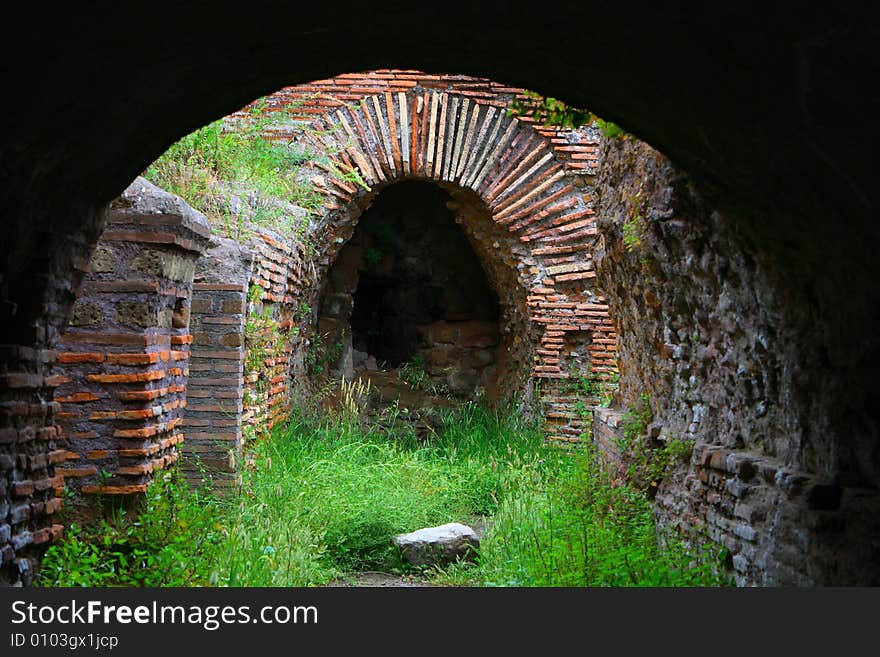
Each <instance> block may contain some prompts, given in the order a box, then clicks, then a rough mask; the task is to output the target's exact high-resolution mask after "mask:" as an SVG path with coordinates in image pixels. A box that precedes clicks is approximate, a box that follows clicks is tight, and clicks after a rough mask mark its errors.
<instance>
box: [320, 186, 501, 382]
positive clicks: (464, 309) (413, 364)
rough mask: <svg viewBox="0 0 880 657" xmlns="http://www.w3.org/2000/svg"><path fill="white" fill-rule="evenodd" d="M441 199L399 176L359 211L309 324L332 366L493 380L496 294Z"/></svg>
mask: <svg viewBox="0 0 880 657" xmlns="http://www.w3.org/2000/svg"><path fill="white" fill-rule="evenodd" d="M450 200H451V198H450V196H449V194H447V192H445V191H444V190H443V189H441V188H440V187H438V186H436V185H434V184H433V183H428V182H419V181H407V182H402V183H398V184H395V185H393V186H391V187H389V188H387V189H385V190H384V191H382V192H381V193H380V194H379V195H378V196H377V197H376V199H375V201H374V202H373V204H372V205H371V206H370V207H369V208H367V209H366V210H365V211H364V212H363V214H362V215H361V218H360V221H359V222H358V225H357V228H356V229H355V231H354V234H353V235H352V237H351V239H350V240H349V241H348V243H347V244H346V245H345V246H344V247H343V248H342V249H341V251H340V253H339V256H338V257H337V259H336V262H335V263H334V264H333V266H332V267H331V269H330V271H329V272H328V276H327V282H326V286H325V288H324V291H323V294H322V297H321V303H320V308H319V321H318V331H319V332H320V333H321V336H322V339H323V340H324V341H325V344H328V345H331V346H332V347H333V348H334V349H335V350H336V351H335V352H334V353H336V352H338V354H339V356H338V358H337V359H336V360H335V362H334V363H332V364H331V373H332V374H335V375H337V376H343V375H344V376H346V378H349V379H351V378H354V377H357V376H361V375H365V374H366V375H367V376H368V377H369V378H375V376H376V374H373V373H382V372H388V371H394V370H399V369H400V368H402V367H403V368H405V370H406V371H407V373H408V374H409V375H410V377H411V378H412V377H415V378H416V379H418V378H419V377H422V376H424V378H425V381H426V382H429V383H432V384H434V385H433V386H432V388H433V389H434V390H438V391H443V392H448V393H451V394H453V395H455V396H462V397H467V396H471V395H473V394H474V393H475V392H476V391H477V390H478V389H484V390H485V389H486V388H494V383H495V377H496V363H497V361H498V345H499V326H498V324H499V310H498V308H499V304H498V297H497V295H496V294H495V292H494V290H493V289H492V288H491V286H490V285H489V282H488V281H487V279H486V275H485V272H484V271H483V268H482V266H481V264H480V261H479V259H478V258H477V255H476V254H475V253H474V251H473V249H472V248H471V245H470V243H469V241H468V239H467V237H466V236H465V234H464V233H463V232H462V230H461V228H459V226H458V225H457V224H456V223H455V215H454V214H453V212H452V211H451V210H450V209H449V208H448V207H447V203H449V202H450Z"/></svg>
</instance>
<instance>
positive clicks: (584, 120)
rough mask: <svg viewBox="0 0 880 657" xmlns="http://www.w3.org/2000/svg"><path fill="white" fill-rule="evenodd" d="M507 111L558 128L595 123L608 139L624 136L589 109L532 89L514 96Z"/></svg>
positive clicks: (509, 113)
mask: <svg viewBox="0 0 880 657" xmlns="http://www.w3.org/2000/svg"><path fill="white" fill-rule="evenodd" d="M507 113H508V116H524V117H529V118H532V119H534V120H535V121H536V122H538V123H540V124H542V125H545V126H556V127H559V128H570V129H574V128H578V127H580V126H584V125H590V124H595V125H596V127H597V128H598V129H599V132H601V133H602V134H603V135H604V136H605V137H607V138H609V139H619V138H621V137H626V133H625V132H624V131H623V129H622V128H620V127H619V126H617V125H615V124H614V123H611V122H610V121H605V120H603V119H600V118H599V117H598V116H596V115H595V114H593V113H592V112H591V111H589V110H585V109H579V108H576V107H571V106H570V105H566V104H565V103H563V102H562V101H559V100H556V99H555V98H549V97H545V96H541V95H540V94H538V93H535V92H534V91H526V92H525V98H515V99H514V100H513V101H511V103H510V105H509V106H508V110H507Z"/></svg>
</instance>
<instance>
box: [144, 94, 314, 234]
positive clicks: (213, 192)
mask: <svg viewBox="0 0 880 657" xmlns="http://www.w3.org/2000/svg"><path fill="white" fill-rule="evenodd" d="M289 120H290V119H289V113H285V112H281V111H278V112H273V113H269V112H266V111H265V108H264V105H263V104H261V103H257V104H256V105H255V106H254V107H253V108H252V109H251V111H250V114H249V116H248V117H247V119H246V120H243V121H239V122H238V123H237V124H235V126H227V125H225V124H224V121H223V120H222V119H220V120H218V121H215V122H213V123H211V124H209V125H207V126H204V127H203V128H200V129H198V130H196V131H195V132H192V133H190V134H188V135H186V136H185V137H183V138H182V139H180V140H179V141H178V142H176V143H175V144H173V145H172V146H171V147H170V148H169V149H168V150H167V151H166V152H165V153H164V154H163V155H162V156H161V157H160V158H159V159H157V160H156V161H155V162H153V163H152V164H151V165H150V166H149V167H148V168H147V170H146V171H145V172H144V176H145V177H146V178H147V179H148V180H149V181H150V182H152V183H153V184H155V185H158V186H159V187H162V188H163V189H165V191H167V192H169V193H171V194H176V195H178V196H180V197H181V198H183V199H184V200H185V201H186V202H187V203H188V204H189V205H191V206H192V207H194V208H196V209H197V210H199V211H200V212H202V213H204V214H205V215H207V216H208V218H209V219H211V220H212V221H213V222H214V223H216V224H219V225H221V226H224V227H225V228H226V230H227V232H228V233H229V234H230V236H231V237H238V236H239V235H240V232H241V229H242V227H241V223H240V222H241V216H239V215H237V214H236V213H234V212H233V211H232V209H231V201H232V197H233V196H237V197H238V198H239V200H240V201H242V202H245V203H251V204H252V207H251V214H250V219H251V221H253V222H254V223H257V224H262V225H267V226H269V227H273V228H278V229H282V230H288V231H293V230H296V229H298V228H300V226H299V225H296V222H297V220H296V219H295V218H293V217H290V216H287V215H286V214H285V212H284V211H283V210H282V209H281V208H280V206H279V205H277V203H273V202H272V201H273V200H276V201H277V200H280V201H287V202H289V203H293V204H294V205H297V206H299V207H301V208H304V209H306V210H308V211H310V212H311V211H315V210H317V209H318V208H319V207H320V204H321V197H320V195H319V194H318V193H316V192H315V190H314V189H313V188H312V186H311V184H310V183H309V182H307V181H306V180H305V179H304V176H303V175H301V173H300V169H301V167H302V165H303V164H304V163H306V162H308V161H310V160H315V159H317V157H318V156H317V155H316V154H315V153H313V152H311V151H310V150H308V149H305V148H302V147H298V146H295V145H293V144H292V143H287V142H286V141H285V140H278V139H269V138H267V137H266V136H265V135H266V134H267V131H271V130H272V129H273V128H275V127H277V125H279V124H280V123H282V122H285V121H289Z"/></svg>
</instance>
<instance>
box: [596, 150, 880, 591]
mask: <svg viewBox="0 0 880 657" xmlns="http://www.w3.org/2000/svg"><path fill="white" fill-rule="evenodd" d="M598 193H599V199H600V204H599V216H600V221H599V228H600V232H601V235H602V238H601V241H600V246H599V248H598V249H597V254H596V259H597V271H598V274H599V278H598V283H599V285H600V287H601V288H602V290H603V291H604V292H605V293H606V294H607V297H608V300H609V305H610V309H611V312H612V316H613V317H614V318H615V322H616V324H617V328H618V332H617V335H618V348H619V354H620V389H619V391H618V397H617V402H618V404H617V407H616V408H611V409H601V410H600V411H598V413H597V421H596V423H595V426H594V429H595V431H594V440H595V441H596V442H597V443H598V444H599V445H600V447H602V446H605V447H608V446H611V449H608V450H606V451H607V452H608V453H609V455H610V456H611V458H612V459H613V460H618V461H619V457H620V454H615V453H614V452H615V450H614V448H613V446H614V444H615V440H614V439H615V437H616V438H620V435H621V431H622V424H621V422H622V420H621V413H622V410H623V409H624V408H625V407H626V406H627V405H628V404H630V403H632V402H634V401H635V400H636V399H637V398H638V397H639V396H640V395H642V394H647V395H648V396H649V398H650V401H651V406H652V410H653V413H654V418H655V422H654V424H653V425H652V428H653V431H654V433H655V434H657V440H658V444H662V443H663V442H664V441H668V440H671V439H673V438H678V439H684V440H687V441H691V443H692V445H693V451H692V456H691V459H690V461H689V463H688V464H686V465H680V466H679V467H677V468H675V469H674V471H673V472H671V473H670V474H669V475H668V476H667V477H666V479H665V480H664V481H663V483H662V484H661V486H660V490H659V492H658V493H657V496H656V515H657V518H658V520H659V522H660V525H661V526H662V527H674V528H677V529H680V530H682V531H683V532H685V534H687V535H690V536H698V537H699V536H708V537H710V538H711V539H713V540H714V541H716V542H717V543H719V544H722V545H724V546H726V547H727V548H728V549H729V555H730V560H729V565H730V566H731V570H732V572H733V573H734V575H735V578H736V581H737V583H738V584H741V585H756V584H757V585H778V584H786V585H791V584H798V585H815V584H828V583H836V584H855V583H861V584H869V583H873V584H878V583H880V550H878V547H877V543H876V537H877V536H878V535H880V531H878V530H880V526H878V519H880V513H878V511H880V499H878V494H877V484H878V480H877V475H876V472H877V469H876V462H877V459H876V453H872V451H871V449H870V447H869V442H867V441H862V440H861V438H860V436H859V435H858V432H856V434H851V433H850V431H851V429H847V428H845V427H846V426H847V422H846V421H845V420H844V421H843V422H841V419H842V418H841V416H840V414H839V409H837V408H835V406H834V405H832V404H830V402H829V400H830V399H833V395H832V394H831V393H833V390H830V389H829V390H826V391H823V389H822V387H823V386H822V381H821V380H815V379H811V378H809V377H808V376H806V373H808V372H815V364H816V363H817V362H822V359H823V358H827V355H828V353H833V349H835V347H834V346H829V351H828V352H826V354H825V356H823V355H822V353H821V352H820V351H817V350H816V349H817V347H816V345H815V343H812V342H811V341H809V340H808V339H807V338H806V336H804V334H803V326H805V322H804V317H803V316H801V314H802V313H803V312H804V309H805V308H810V307H811V306H810V304H809V303H808V302H807V301H806V300H805V299H804V298H802V295H803V294H804V291H803V288H802V287H797V286H796V287H790V288H787V289H788V293H787V294H782V293H781V291H780V285H781V283H780V281H781V279H780V276H779V266H780V263H779V262H778V261H774V260H773V259H771V258H769V257H768V256H767V252H766V251H764V249H762V247H761V245H760V244H756V243H755V242H754V240H753V236H752V235H749V234H743V233H738V232H737V231H735V230H733V229H732V227H731V222H729V221H727V220H726V219H725V217H724V216H723V213H722V212H721V211H719V210H717V209H716V208H715V207H714V206H713V203H712V201H711V200H710V199H706V198H703V197H701V196H699V195H698V194H696V193H695V192H694V190H693V188H692V186H691V185H690V184H689V181H688V179H687V177H686V176H684V175H683V174H682V173H681V172H680V171H678V170H676V169H675V167H673V166H672V164H671V163H670V162H669V161H668V160H667V159H666V158H665V157H664V156H662V155H661V154H659V153H658V152H656V151H654V150H653V149H651V148H650V147H648V146H647V145H645V144H643V143H640V142H638V141H636V140H634V139H624V140H610V141H608V143H607V144H606V145H605V149H604V152H603V159H602V165H601V174H600V181H599V192H598ZM812 312H813V313H814V315H813V317H812V318H811V320H810V321H811V322H812V325H813V326H814V327H815V330H816V331H821V330H822V327H823V326H824V325H826V323H827V322H828V321H829V319H830V318H827V317H823V316H822V315H821V314H819V313H818V312H817V311H816V309H814V310H813V311H812ZM827 335H828V336H831V335H833V333H831V332H829V333H828V334H827ZM841 432H843V433H844V434H845V435H841ZM843 446H849V447H848V448H847V449H844V448H843Z"/></svg>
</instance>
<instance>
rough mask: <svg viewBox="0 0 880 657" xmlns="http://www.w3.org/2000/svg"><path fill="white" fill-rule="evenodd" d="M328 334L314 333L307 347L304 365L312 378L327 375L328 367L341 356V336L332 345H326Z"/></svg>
mask: <svg viewBox="0 0 880 657" xmlns="http://www.w3.org/2000/svg"><path fill="white" fill-rule="evenodd" d="M328 336H329V334H328V333H323V334H322V333H315V334H314V335H312V336H311V340H310V342H309V347H308V349H307V350H306V354H305V364H306V367H307V368H308V371H309V373H310V374H311V375H312V376H321V375H324V374H326V373H327V370H328V369H329V367H330V365H332V364H333V363H336V362H337V361H338V360H339V357H340V356H341V355H342V348H343V346H344V345H343V343H342V336H340V337H339V339H337V340H336V342H334V343H333V344H327V337H328Z"/></svg>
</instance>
